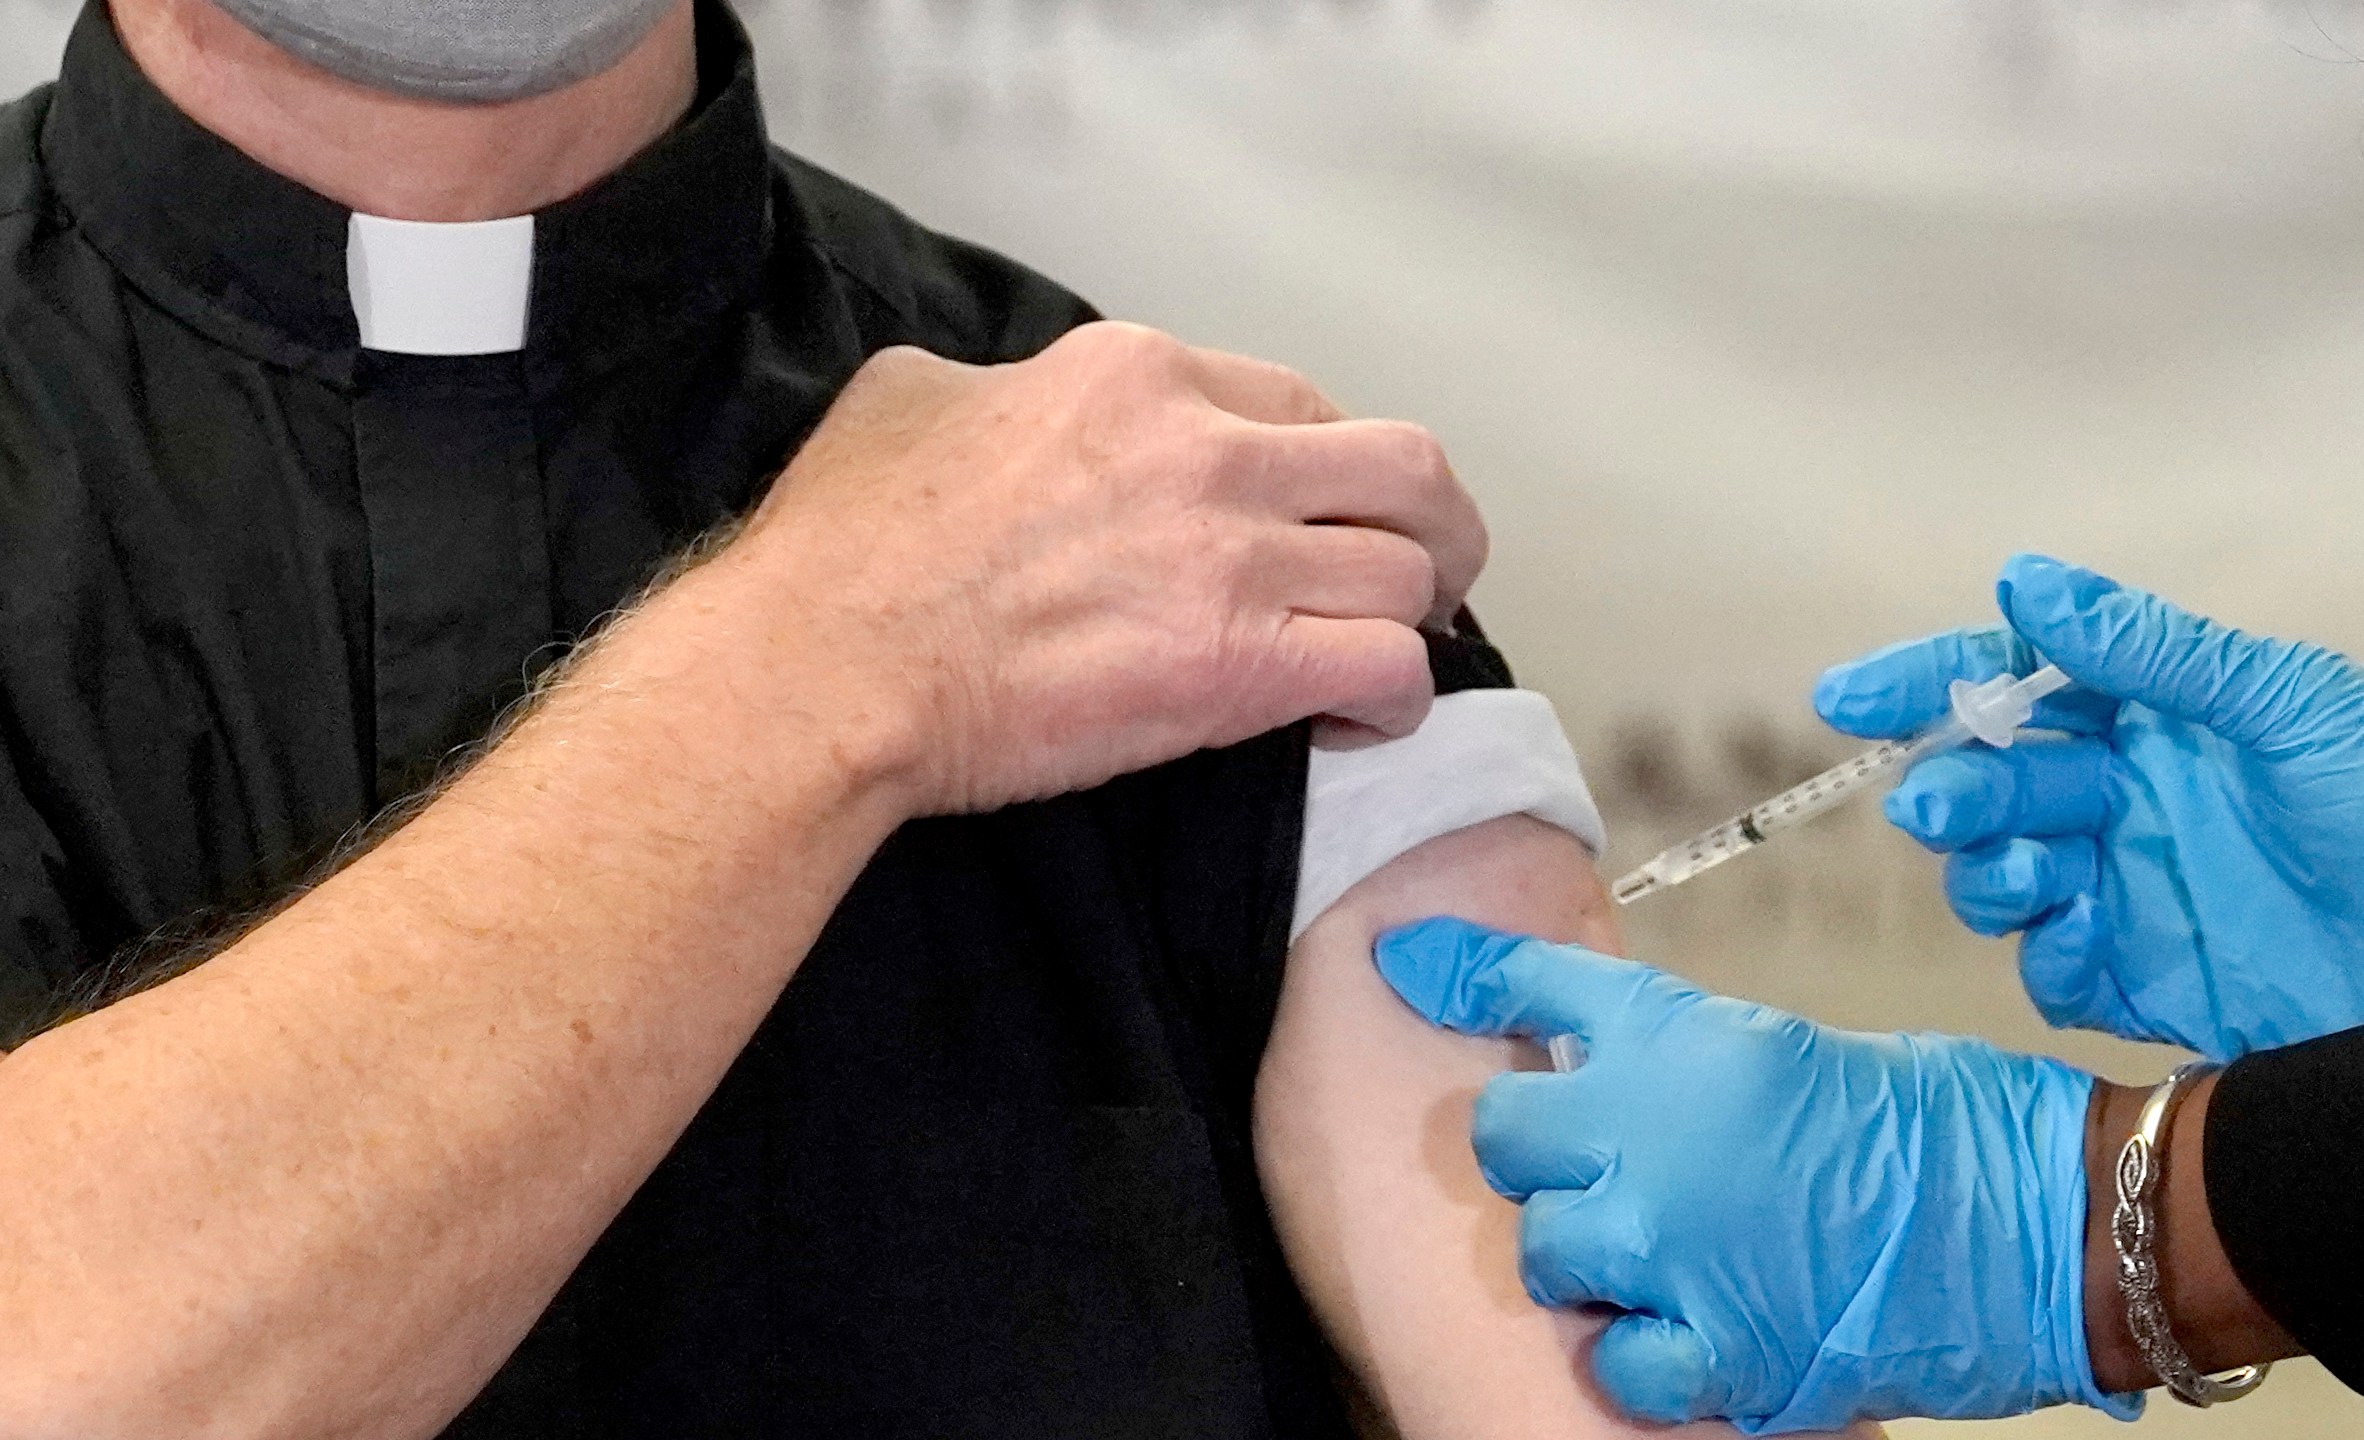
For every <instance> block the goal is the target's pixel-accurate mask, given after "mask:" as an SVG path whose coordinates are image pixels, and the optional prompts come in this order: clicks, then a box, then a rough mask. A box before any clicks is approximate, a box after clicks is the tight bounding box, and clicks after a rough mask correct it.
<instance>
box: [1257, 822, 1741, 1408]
mask: <svg viewBox="0 0 2364 1440" xmlns="http://www.w3.org/2000/svg"><path fill="white" fill-rule="evenodd" d="M1437 914H1452V915H1457V916H1460V917H1462V918H1464V919H1468V920H1473V921H1476V922H1478V923H1481V924H1489V925H1494V926H1497V927H1500V928H1503V929H1509V930H1516V931H1520V932H1523V933H1528V934H1535V935H1542V936H1545V937H1547V938H1550V939H1556V940H1564V941H1567V940H1573V941H1582V942H1583V943H1586V944H1589V945H1591V946H1593V947H1594V948H1596V949H1602V950H1614V949H1616V948H1618V945H1619V937H1618V931H1617V925H1616V919H1615V915H1614V913H1613V910H1612V908H1611V906H1610V903H1609V901H1608V898H1607V895H1606V893H1605V891H1604V890H1603V888H1602V886H1601V883H1600V880H1599V877H1598V876H1597V875H1596V874H1595V872H1594V868H1593V863H1592V857H1591V855H1590V853H1589V852H1587V851H1586V850H1585V849H1584V847H1583V846H1582V845H1580V844H1579V843H1577V842H1576V841H1575V840H1574V839H1572V838H1571V837H1569V836H1568V835H1566V834H1565V833H1563V832H1561V831H1559V830H1556V829H1552V828H1550V827H1548V826H1545V825H1543V824H1540V823H1538V822H1536V821H1534V820H1530V819H1527V818H1525V817H1523V816H1522V817H1514V818H1511V819H1506V820H1498V821H1494V822H1492V823H1489V824H1486V825H1482V826H1478V827H1476V828H1474V829H1470V830H1466V831H1462V832H1460V833H1459V834H1455V835H1449V836H1446V837H1444V838H1443V839H1440V840H1435V841H1432V842H1430V843H1429V844H1427V845H1424V846H1421V847H1420V848H1419V849H1417V850H1415V851H1413V852H1412V853H1410V854H1408V855H1406V856H1404V857H1403V858H1401V859H1399V860H1397V861H1395V862H1394V863H1393V864H1391V865H1389V866H1388V867H1387V868H1386V869H1384V870H1382V871H1380V872H1379V873H1378V874H1376V875H1374V876H1372V877H1371V878H1370V879H1368V880H1366V881H1364V882H1363V883H1362V884H1360V885H1359V886H1357V887H1356V888H1355V889H1354V890H1353V891H1351V892H1350V893H1349V894H1348V895H1347V896H1346V898H1345V899H1343V900H1342V901H1340V902H1339V903H1338V904H1337V905H1336V906H1334V907H1332V908H1331V910H1330V911H1329V912H1327V913H1326V914H1325V915H1324V916H1323V917H1322V918H1321V919H1320V920H1318V921H1317V922H1315V924H1314V925H1313V926H1312V928H1310V929H1309V930H1307V931H1306V932H1305V934H1304V935H1303V936H1302V937H1301V938H1300V939H1299V940H1298V942H1297V945H1296V947H1295V948H1294V949H1293V950H1292V952H1291V955H1290V961H1289V973H1288V977H1287V983H1286V985H1285V987H1284V990H1283V994H1282V1000H1281V1007H1280V1015H1279V1018H1278V1021H1277V1023H1276V1026H1275V1030H1274V1034H1273V1038H1272V1043H1271V1046H1270V1048H1269V1050H1268V1051H1267V1054H1266V1058H1265V1062H1264V1068H1263V1072H1262V1074H1261V1076H1260V1077H1259V1082H1258V1087H1257V1096H1256V1154H1257V1162H1258V1166H1259V1168H1260V1170H1261V1172H1262V1175H1263V1179H1264V1186H1265V1190H1266V1194H1267V1196H1268V1198H1269V1200H1270V1203H1271V1205H1272V1210H1273V1214H1274V1218H1275V1222H1276V1224H1277V1225H1278V1227H1279V1230H1280V1234H1281V1239H1282V1243H1283V1245H1284V1247H1285V1248H1286V1249H1287V1252H1288V1255H1289V1260H1290V1264H1291V1266H1292V1268H1293V1269H1294V1270H1295V1272H1296V1275H1297V1278H1298V1283H1299V1284H1300V1285H1301V1286H1302V1287H1303V1288H1304V1290H1305V1292H1306V1295H1307V1297H1308V1299H1309V1300H1310V1301H1311V1302H1312V1304H1313V1307H1314V1311H1315V1313H1316V1315H1317V1316H1318V1317H1319V1318H1320V1319H1321V1321H1322V1323H1323V1325H1324V1327H1325V1328H1326V1329H1327V1331H1328V1333H1329V1335H1330V1337H1331V1341H1332V1343H1333V1344H1334V1345H1335V1346H1336V1347H1337V1349H1338V1350H1339V1352H1340V1354H1341V1356H1342V1357H1343V1358H1344V1359H1345V1360H1346V1362H1347V1364H1348V1365H1349V1366H1350V1367H1351V1368H1352V1369H1353V1370H1354V1372H1355V1374H1356V1377H1357V1378H1358V1379H1359V1380H1360V1382H1361V1383H1362V1385H1363V1386H1364V1388H1365V1389H1366V1390H1367V1391H1368V1392H1369V1393H1370V1394H1371V1396H1372V1397H1373V1398H1374V1399H1375V1401H1376V1402H1377V1404H1378V1406H1379V1408H1380V1409H1382V1410H1383V1411H1384V1412H1385V1413H1386V1415H1387V1416H1388V1418H1389V1419H1390V1420H1391V1421H1392V1422H1393V1424H1394V1425H1395V1427H1396V1428H1397V1429H1398V1430H1399V1431H1400V1432H1401V1434H1402V1435H1403V1436H1404V1437H1405V1440H1492V1437H1496V1436H1500V1437H1503V1440H1511V1437H1518V1440H1531V1437H1534V1436H1537V1435H1550V1436H1553V1437H1559V1440H1569V1437H1591V1436H1623V1435H1640V1434H1644V1433H1647V1434H1652V1435H1666V1434H1670V1433H1671V1434H1681V1435H1692V1434H1696V1435H1700V1436H1714V1435H1725V1436H1728V1435H1730V1434H1732V1433H1733V1432H1731V1431H1730V1430H1729V1429H1728V1428H1726V1427H1722V1426H1696V1427H1689V1428H1687V1429H1685V1430H1682V1431H1676V1432H1668V1431H1661V1430H1645V1429H1644V1427H1641V1426H1637V1425H1634V1424H1632V1423H1630V1422H1627V1421H1625V1420H1623V1419H1622V1418H1620V1417H1619V1416H1617V1415H1616V1413H1615V1412H1614V1411H1613V1410H1612V1409H1611V1408H1610V1406H1609V1404H1608V1402H1607V1401H1606V1400H1604V1399H1602V1398H1601V1397H1600V1395H1599V1394H1598V1393H1597V1392H1596V1391H1595V1390H1594V1389H1593V1388H1592V1386H1591V1383H1590V1381H1589V1378H1588V1377H1587V1375H1586V1373H1585V1370H1584V1366H1583V1365H1582V1363H1581V1358H1580V1357H1581V1352H1582V1348H1583V1346H1584V1345H1585V1344H1586V1343H1588V1342H1589V1339H1590V1337H1591V1336H1592V1335H1593V1334H1594V1333H1596V1332H1597V1330H1598V1328H1599V1324H1600V1322H1599V1321H1597V1320H1594V1319H1591V1318H1589V1317H1583V1316H1574V1315H1566V1314H1557V1315H1555V1314H1552V1313H1549V1312H1546V1311H1544V1310H1541V1309H1539V1308H1537V1307H1536V1306H1535V1304H1534V1303H1533V1302H1532V1301H1530V1300H1529V1299H1528V1298H1527V1296H1526V1294H1525V1292H1524V1290H1523V1289H1522V1288H1521V1287H1520V1284H1519V1281H1518V1276H1517V1256H1518V1240H1517V1234H1518V1210H1517V1207H1515V1206H1513V1205H1511V1204H1510V1203H1509V1202H1507V1201H1505V1200H1503V1199H1501V1198H1500V1197H1498V1196H1496V1195H1495V1194H1494V1193H1493V1192H1492V1191H1491V1190H1489V1189H1488V1188H1487V1186H1486V1184H1485V1181H1484V1180H1483V1178H1482V1177H1481V1176H1480V1175H1479V1174H1478V1169H1477V1163H1476V1160H1475V1159H1474V1158H1473V1157H1472V1155H1471V1153H1470V1148H1469V1113H1470V1106H1471V1103H1472V1101H1473V1100H1474V1099H1475V1097H1476V1095H1477V1092H1478V1090H1479V1089H1480V1088H1481V1087H1482V1086H1483V1085H1484V1084H1485V1082H1486V1081H1487V1079H1489V1078H1490V1077H1491V1076H1493V1075H1494V1074H1496V1073H1498V1072H1500V1071H1502V1070H1504V1069H1507V1068H1510V1067H1512V1066H1528V1067H1533V1068H1541V1067H1542V1065H1543V1063H1544V1062H1543V1059H1542V1057H1541V1055H1540V1054H1539V1053H1537V1052H1535V1051H1534V1050H1533V1049H1532V1048H1531V1047H1526V1046H1519V1045H1512V1044H1508V1043H1505V1042H1498V1041H1482V1040H1471V1039H1466V1038H1463V1037H1460V1036H1455V1035H1449V1034H1446V1033H1444V1032H1441V1031H1438V1030H1435V1029H1432V1028H1431V1027H1430V1026H1428V1025H1427V1024H1426V1023H1425V1022H1424V1021H1422V1020H1421V1019H1419V1017H1417V1016H1415V1015H1414V1014H1413V1013H1412V1012H1411V1011H1410V1010H1409V1009H1407V1008H1406V1007H1405V1006H1404V1005H1403V1004H1402V1003H1401V1002H1400V1001H1399V1000H1397V998H1396V997H1395V994H1394V993H1393V992H1392V991H1391V990H1389V989H1388V988H1387V985H1386V982H1385V981H1383V980H1382V979H1381V978H1380V977H1379V973H1378V971H1377V969H1376V967H1375V966H1374V965H1373V964H1372V961H1371V947H1372V942H1373V941H1374V940H1375V939H1376V938H1377V936H1378V935H1379V934H1380V933H1381V932H1382V931H1384V930H1386V929H1388V928H1390V927H1392V926H1394V925H1397V924H1400V923H1404V922H1408V921H1412V920H1418V919H1424V918H1427V917H1429V916H1431V915H1437Z"/></svg>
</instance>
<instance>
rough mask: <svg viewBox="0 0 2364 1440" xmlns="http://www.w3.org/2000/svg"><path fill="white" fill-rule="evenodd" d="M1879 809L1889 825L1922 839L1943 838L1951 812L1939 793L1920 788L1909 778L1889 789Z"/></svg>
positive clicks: (1949, 805) (1947, 803)
mask: <svg viewBox="0 0 2364 1440" xmlns="http://www.w3.org/2000/svg"><path fill="white" fill-rule="evenodd" d="M1881 809H1882V810H1883V811H1884V812H1885V813H1886V814H1887V816H1888V823H1889V824H1891V825H1894V826H1895V827H1896V828H1897V829H1899V830H1902V831H1904V832H1905V833H1906V834H1908V835H1910V836H1912V837H1913V838H1914V839H1916V840H1920V841H1924V842H1927V841H1934V840H1937V839H1940V838H1942V837H1943V836H1944V834H1945V827H1946V824H1947V823H1948V822H1949V821H1951V820H1952V819H1953V814H1954V807H1953V805H1952V804H1951V803H1950V802H1949V801H1948V800H1947V799H1946V797H1945V795H1944V794H1943V793H1942V792H1940V791H1936V790H1927V789H1923V788H1920V787H1918V786H1915V785H1913V784H1912V782H1911V781H1909V780H1908V781H1906V782H1905V783H1904V784H1902V785H1899V786H1897V787H1896V788H1895V789H1894V790H1891V791H1889V792H1888V798H1887V800H1886V801H1885V802H1884V803H1883V804H1882V806H1881Z"/></svg>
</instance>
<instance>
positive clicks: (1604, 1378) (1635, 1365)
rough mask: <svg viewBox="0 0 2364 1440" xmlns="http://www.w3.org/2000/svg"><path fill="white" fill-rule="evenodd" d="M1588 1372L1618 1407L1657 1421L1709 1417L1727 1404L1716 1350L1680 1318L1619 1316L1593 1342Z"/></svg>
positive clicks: (1667, 1422)
mask: <svg viewBox="0 0 2364 1440" xmlns="http://www.w3.org/2000/svg"><path fill="white" fill-rule="evenodd" d="M1592 1373H1593V1378H1594V1379H1595V1380H1597V1381H1598V1382H1600V1387H1601V1389H1602V1390H1603V1391H1605V1392H1607V1394H1608V1396H1609V1399H1610V1400H1611V1401H1613V1402H1615V1404H1616V1405H1617V1407H1618V1408H1619V1409H1621V1410H1623V1411H1624V1412H1625V1413H1626V1414H1628V1415H1631V1416H1634V1417H1635V1418H1636V1419H1640V1420H1647V1421H1650V1422H1651V1423H1652V1424H1656V1425H1683V1424H1688V1423H1689V1422H1691V1421H1693V1420H1705V1419H1709V1418H1711V1417H1713V1416H1719V1415H1722V1414H1724V1413H1725V1412H1726V1411H1728V1410H1729V1409H1730V1408H1731V1405H1732V1387H1731V1386H1730V1385H1728V1384H1726V1383H1725V1382H1724V1380H1723V1378H1722V1377H1721V1376H1720V1375H1718V1374H1717V1372H1716V1356H1715V1351H1714V1350H1713V1349H1711V1348H1710V1347H1709V1346H1708V1343H1707V1341H1706V1340H1705V1339H1703V1338H1701V1336H1700V1334H1699V1332H1698V1331H1696V1330H1694V1329H1692V1328H1691V1327H1690V1326H1688V1325H1685V1324H1683V1323H1682V1322H1681V1321H1679V1320H1661V1319H1659V1318H1658V1317H1657V1316H1655V1315H1621V1316H1619V1317H1618V1318H1617V1319H1616V1320H1615V1321H1614V1322H1612V1323H1611V1324H1610V1326H1609V1328H1608V1329H1606V1330H1604V1331H1602V1332H1601V1338H1600V1339H1599V1340H1597V1341H1595V1342H1594V1345H1593V1352H1592Z"/></svg>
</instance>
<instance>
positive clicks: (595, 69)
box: [215, 0, 675, 103]
mask: <svg viewBox="0 0 2364 1440" xmlns="http://www.w3.org/2000/svg"><path fill="white" fill-rule="evenodd" d="M215 3H217V4H219V5H220V6H221V7H222V8H223V9H224V10H227V11H229V12H230V13H231V14H232V15H235V16H237V17H238V18H239V19H240V20H242V21H244V22H245V23H246V24H247V25H248V26H249V27H251V28H252V29H254V30H256V31H257V32H259V33H260V34H261V35H262V36H263V37H264V38H265V39H267V40H270V41H271V42H273V43H274V44H276V45H278V46H279V47H280V48H281V49H284V50H287V51H289V52H290V53H292V54H295V55H297V56H300V57H301V58H303V59H305V60H309V61H311V62H312V63H313V64H315V65H318V66H319V67H321V68H322V69H324V70H328V71H330V72H332V73H334V74H338V75H342V76H344V77H345V78H346V79H348V80H352V81H355V82H357V83H359V84H362V85H367V86H369V87H370V88H371V89H373V90H390V91H392V92H394V93H395V94H398V95H414V96H418V97H421V98H423V99H428V100H453V101H467V102H476V103H491V102H494V101H500V100H520V99H523V98H525V97H526V96H529V95H540V94H544V93H546V92H548V91H551V90H557V89H560V88H562V87H564V86H567V85H571V84H573V83H574V82H575V81H577V80H583V79H588V78H589V77H591V76H593V75H596V74H598V73H599V72H601V71H602V70H605V69H607V68H608V67H610V66H612V65H614V64H615V63H616V62H617V61H619V60H621V59H623V58H624V56H625V55H627V54H629V53H630V52H631V50H632V47H633V46H635V45H638V44H639V43H640V42H641V41H642V40H644V39H646V38H648V33H649V32H650V31H651V30H653V29H655V28H656V24H657V21H659V20H660V19H662V18H664V15H665V12H667V11H668V10H671V9H672V8H673V6H674V4H675V0H215Z"/></svg>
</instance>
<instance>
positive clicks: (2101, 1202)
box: [2085, 1074, 2303, 1393]
mask: <svg viewBox="0 0 2364 1440" xmlns="http://www.w3.org/2000/svg"><path fill="white" fill-rule="evenodd" d="M2218 1078H2219V1077H2218V1076H2216V1075H2213V1074H2212V1075H2206V1076H2203V1077H2201V1078H2200V1079H2198V1080H2196V1081H2194V1082H2192V1085H2191V1089H2190V1092H2189V1093H2188V1094H2186V1095H2185V1096H2184V1097H2183V1099H2182V1102H2181V1103H2180V1104H2179V1105H2178V1106H2177V1107H2176V1110H2175V1114H2174V1117H2173V1120H2172V1122H2171V1123H2170V1125H2169V1127H2168V1129H2167V1132H2166V1136H2165V1141H2166V1143H2165V1144H2164V1145H2162V1146H2161V1147H2160V1151H2159V1156H2158V1159H2159V1162H2160V1165H2161V1174H2160V1180H2159V1185H2158V1190H2157V1193H2156V1197H2155V1199H2154V1200H2153V1209H2154V1212H2155V1216H2156V1219H2157V1221H2158V1237H2159V1238H2158V1242H2157V1246H2156V1251H2155V1254H2156V1258H2157V1261H2158V1266H2159V1297H2160V1300H2161V1301H2162V1303H2164V1305H2165V1306H2166V1308H2167V1316H2168V1323H2169V1327H2170V1328H2171V1329H2172V1330H2173V1332H2174V1335H2175V1339H2176V1342H2177V1343H2178V1344H2180V1345H2181V1346H2182V1347H2183V1349H2184V1351H2185V1353H2186V1354H2188V1355H2189V1356H2190V1357H2191V1359H2192V1363H2193V1364H2194V1365H2196V1366H2198V1367H2199V1369H2200V1370H2201V1371H2202V1372H2203V1373H2215V1372H2219V1371H2223V1370H2229V1369H2233V1368H2235V1367H2237V1366H2241V1365H2250V1364H2257V1363H2262V1362H2264V1361H2268V1360H2279V1359H2284V1358H2287V1357H2289V1356H2292V1355H2297V1354H2301V1353H2303V1351H2302V1349H2301V1347H2300V1346H2299V1345H2298V1344H2297V1342H2296V1341H2294V1340H2293V1339H2292V1338H2291V1336H2290V1334H2289V1332H2288V1331H2286V1330H2284V1329H2283V1328H2282V1327H2281V1326H2280V1325H2279V1324H2277V1323H2276V1322H2275V1321H2274V1319H2273V1317H2272V1316H2270V1315H2268V1314H2266V1312H2265V1310H2264V1308H2263V1307H2261V1306H2260V1305H2258V1303H2257V1301H2256V1299H2255V1298H2254V1297H2253V1296H2251V1295H2250V1293H2249V1290H2248V1287H2247V1286H2245V1285H2244V1284H2242V1282H2241V1279H2240V1277H2239V1276H2238V1275H2237V1274H2235V1273H2234V1271H2233V1267H2232V1261H2231V1260H2230V1259H2229V1258H2228V1257H2227V1256H2226V1255H2225V1251H2224V1246H2223V1244H2222V1242H2221V1241H2219V1240H2218V1238H2217V1234H2216V1223H2215V1219H2214V1217H2213V1215H2212V1214H2211V1213H2210V1211H2209V1208H2208V1187H2207V1176H2206V1168H2205V1167H2206V1156H2205V1152H2204V1146H2205V1144H2206V1133H2207V1115H2208V1106H2209V1103H2210V1101H2211V1099H2212V1098H2213V1097H2214V1095H2215V1091H2216V1084H2217V1080H2218ZM2147 1097H2148V1090H2147V1088H2134V1087H2129V1086H2123V1085H2112V1084H2109V1083H2108V1082H2106V1081H2101V1082H2096V1084H2095V1085H2094V1091H2093V1101H2092V1104H2091V1105H2090V1107H2089V1108H2088V1110H2087V1123H2086V1140H2085V1176H2086V1192H2087V1199H2086V1209H2087V1213H2086V1242H2085V1243H2086V1250H2085V1257H2086V1258H2085V1315H2086V1322H2085V1333H2086V1345H2087V1348H2088V1350H2089V1351H2090V1352H2091V1355H2092V1359H2093V1375H2094V1380H2095V1382H2096V1383H2097V1384H2099V1385H2100V1386H2101V1388H2102V1389H2104V1390H2108V1391H2112V1392H2117V1393H2123V1392H2126V1391H2131V1390H2137V1389H2147V1388H2149V1387H2151V1386H2153V1385H2156V1384H2158V1383H2159V1379H2158V1377H2157V1376H2156V1375H2155V1374H2153V1373H2152V1371H2151V1368H2150V1366H2149V1364H2148V1363H2147V1362H2146V1361H2145V1360H2144V1359H2143V1358H2142V1353H2141V1351H2140V1350H2139V1349H2138V1348H2137V1347H2136V1345H2135V1343H2134V1336H2133V1332H2132V1331H2131V1330H2130V1329H2129V1328H2128V1326H2127V1323H2126V1310H2125V1303H2124V1299H2123V1296H2122V1295H2121V1294H2120V1291H2119V1288H2118V1265H2117V1246H2116V1243H2115V1241H2113V1240H2112V1238H2111V1235H2110V1212H2111V1210H2112V1208H2113V1206H2114V1205H2115V1203H2116V1198H2117V1166H2118V1154H2119V1152H2120V1151H2121V1150H2122V1149H2123V1148H2124V1147H2125V1144H2126V1141H2127V1139H2128V1138H2129V1137H2131V1136H2132V1135H2133V1134H2134V1131H2135V1127H2136V1124H2137V1121H2138V1117H2139V1116H2140V1114H2141V1111H2142V1106H2143V1102H2144V1100H2145V1099H2146V1098H2147Z"/></svg>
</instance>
